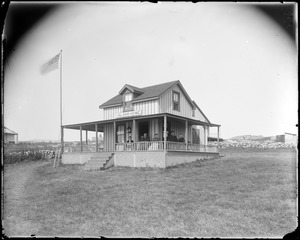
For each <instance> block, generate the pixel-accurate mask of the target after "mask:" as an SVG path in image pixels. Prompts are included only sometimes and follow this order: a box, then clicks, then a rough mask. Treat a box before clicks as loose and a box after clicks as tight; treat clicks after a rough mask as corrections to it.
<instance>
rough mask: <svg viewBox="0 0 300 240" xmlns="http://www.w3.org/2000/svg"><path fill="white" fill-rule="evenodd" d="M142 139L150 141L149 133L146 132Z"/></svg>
mask: <svg viewBox="0 0 300 240" xmlns="http://www.w3.org/2000/svg"><path fill="white" fill-rule="evenodd" d="M141 141H142V142H149V141H150V138H149V136H148V134H147V133H144V135H143V136H142V137H141Z"/></svg>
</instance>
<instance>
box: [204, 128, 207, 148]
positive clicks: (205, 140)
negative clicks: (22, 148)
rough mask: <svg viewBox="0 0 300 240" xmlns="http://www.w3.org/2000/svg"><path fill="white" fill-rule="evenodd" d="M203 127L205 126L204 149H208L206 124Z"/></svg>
mask: <svg viewBox="0 0 300 240" xmlns="http://www.w3.org/2000/svg"><path fill="white" fill-rule="evenodd" d="M203 128H204V151H206V142H207V139H206V126H205V125H204V126H203Z"/></svg>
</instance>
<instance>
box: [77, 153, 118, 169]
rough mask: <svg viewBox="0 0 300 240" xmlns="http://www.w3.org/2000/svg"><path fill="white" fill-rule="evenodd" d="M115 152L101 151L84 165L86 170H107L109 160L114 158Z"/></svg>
mask: <svg viewBox="0 0 300 240" xmlns="http://www.w3.org/2000/svg"><path fill="white" fill-rule="evenodd" d="M112 156H113V153H101V154H99V153H98V154H95V155H94V156H92V157H91V158H90V160H89V161H87V162H86V163H85V165H84V167H83V170H85V171H100V170H105V169H107V168H108V167H107V166H106V165H107V163H108V161H109V160H110V159H111V158H112Z"/></svg>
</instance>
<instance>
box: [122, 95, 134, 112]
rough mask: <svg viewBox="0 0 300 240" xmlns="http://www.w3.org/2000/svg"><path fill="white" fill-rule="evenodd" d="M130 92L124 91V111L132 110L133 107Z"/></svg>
mask: <svg viewBox="0 0 300 240" xmlns="http://www.w3.org/2000/svg"><path fill="white" fill-rule="evenodd" d="M132 99H133V96H132V93H124V103H123V106H124V111H132V110H133V107H132Z"/></svg>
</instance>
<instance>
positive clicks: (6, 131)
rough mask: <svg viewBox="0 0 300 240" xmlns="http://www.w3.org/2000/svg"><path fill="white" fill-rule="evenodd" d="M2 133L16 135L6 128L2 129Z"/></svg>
mask: <svg viewBox="0 0 300 240" xmlns="http://www.w3.org/2000/svg"><path fill="white" fill-rule="evenodd" d="M4 133H5V134H13V135H18V134H17V133H16V132H14V131H12V130H10V129H8V128H7V127H4Z"/></svg>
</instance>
